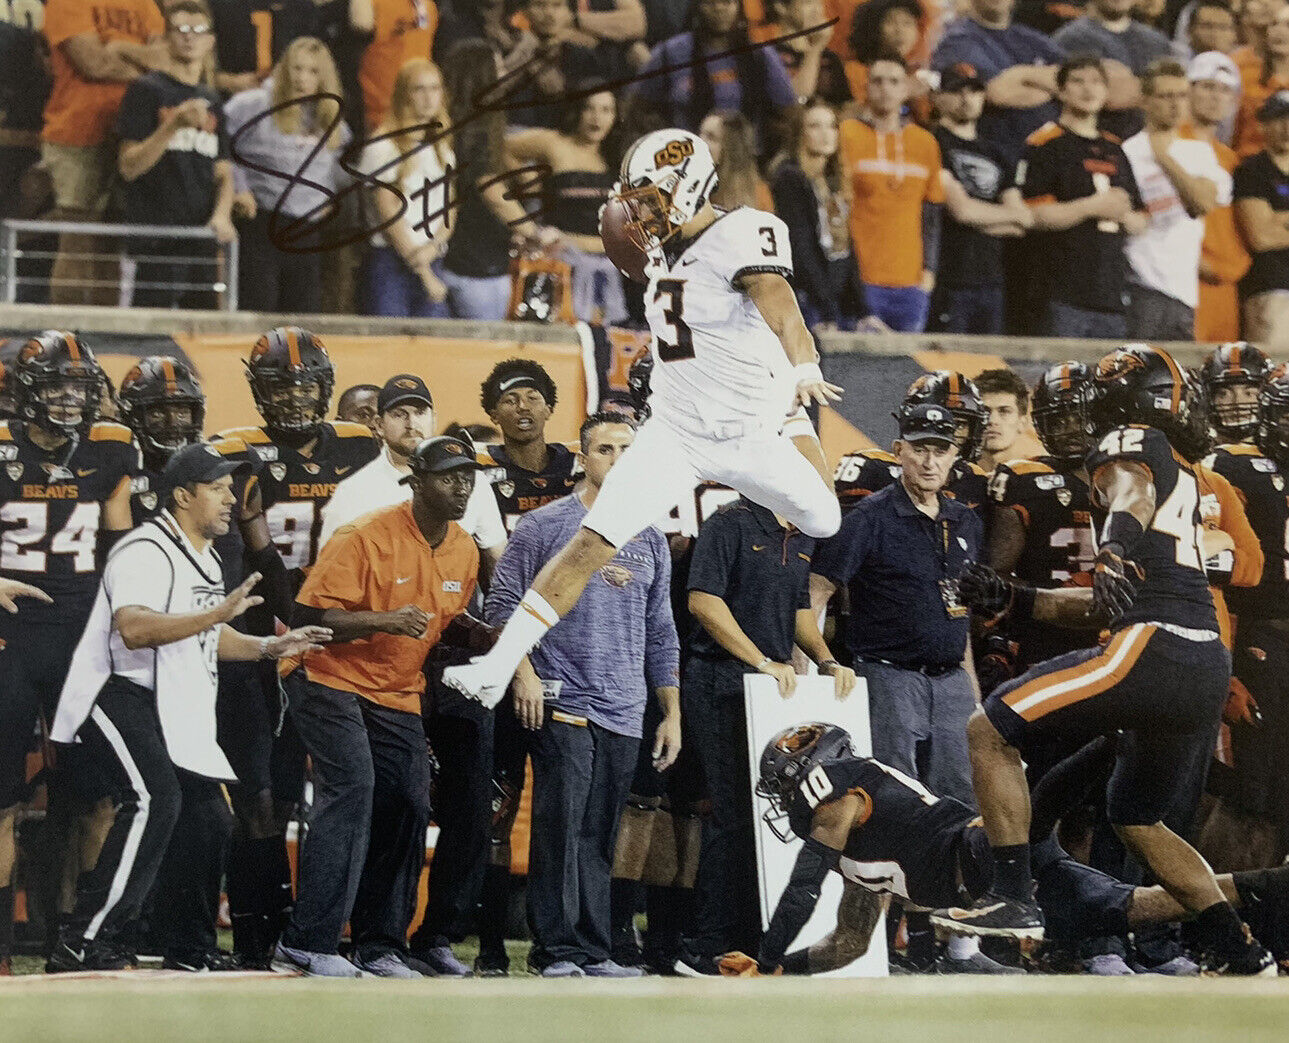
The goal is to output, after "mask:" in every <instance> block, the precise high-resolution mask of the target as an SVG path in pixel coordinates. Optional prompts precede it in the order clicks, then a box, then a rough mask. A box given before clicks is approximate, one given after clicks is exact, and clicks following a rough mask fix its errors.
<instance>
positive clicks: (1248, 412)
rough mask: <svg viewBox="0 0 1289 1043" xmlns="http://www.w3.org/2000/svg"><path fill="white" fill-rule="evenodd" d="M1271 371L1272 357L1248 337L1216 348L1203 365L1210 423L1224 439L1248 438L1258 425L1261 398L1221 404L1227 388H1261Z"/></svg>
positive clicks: (1202, 378) (1237, 439)
mask: <svg viewBox="0 0 1289 1043" xmlns="http://www.w3.org/2000/svg"><path fill="white" fill-rule="evenodd" d="M1270 372H1271V360H1270V359H1268V358H1267V356H1266V355H1265V354H1264V353H1263V352H1262V351H1261V350H1260V349H1258V348H1255V347H1254V346H1253V345H1252V344H1250V343H1249V342H1248V341H1245V340H1233V341H1230V342H1229V343H1227V344H1223V345H1221V346H1219V347H1216V348H1214V349H1213V352H1212V354H1211V355H1209V357H1208V358H1207V359H1205V360H1204V365H1203V366H1202V367H1201V368H1200V382H1201V383H1202V384H1203V385H1204V391H1205V392H1206V394H1207V398H1208V403H1209V423H1210V424H1211V425H1212V427H1213V430H1214V431H1216V432H1217V435H1218V437H1219V438H1221V439H1222V440H1223V441H1225V442H1247V441H1248V440H1249V439H1250V438H1252V437H1253V436H1254V433H1255V432H1256V431H1257V428H1258V402H1257V399H1256V398H1255V399H1254V400H1253V401H1252V402H1246V403H1236V402H1223V403H1221V404H1220V405H1219V404H1218V394H1219V392H1221V391H1223V390H1224V389H1227V388H1236V387H1251V388H1255V389H1256V388H1260V387H1261V386H1262V382H1263V381H1264V380H1266V378H1267V374H1269V373H1270Z"/></svg>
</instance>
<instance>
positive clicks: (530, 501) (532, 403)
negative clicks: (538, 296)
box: [457, 358, 582, 977]
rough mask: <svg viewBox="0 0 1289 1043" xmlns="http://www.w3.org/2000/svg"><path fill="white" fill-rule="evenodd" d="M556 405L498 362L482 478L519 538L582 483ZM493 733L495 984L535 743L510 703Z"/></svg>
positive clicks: (547, 385)
mask: <svg viewBox="0 0 1289 1043" xmlns="http://www.w3.org/2000/svg"><path fill="white" fill-rule="evenodd" d="M557 399H558V395H557V392H556V390H555V381H554V380H552V379H551V375H550V374H549V373H547V372H546V370H545V368H544V367H543V366H542V365H541V364H540V363H538V362H534V361H533V360H531V359H517V358H516V359H506V360H505V361H504V362H499V363H497V365H496V366H494V367H493V368H492V372H491V373H489V374H488V376H487V377H486V378H485V379H484V381H483V384H482V385H481V387H480V402H481V403H482V405H483V409H484V412H485V413H487V414H488V417H489V418H490V419H491V420H492V422H493V424H495V425H496V426H497V427H498V428H499V429H500V431H501V439H502V440H501V441H500V442H499V443H496V444H493V445H488V446H484V447H483V448H482V449H480V450H479V454H478V460H479V463H480V464H481V465H483V467H485V468H486V470H483V471H481V472H480V473H479V477H480V480H481V481H487V482H489V483H490V484H491V485H492V491H493V494H494V495H495V496H496V497H497V507H498V508H499V509H500V511H501V518H502V521H504V522H505V525H506V531H507V532H513V531H514V528H515V525H516V524H518V522H519V519H520V518H522V517H523V516H524V515H525V514H527V513H528V512H529V511H531V510H536V509H537V508H538V507H543V506H545V505H546V504H548V503H553V502H554V501H555V500H558V499H560V498H561V497H564V496H567V495H568V494H569V493H571V492H572V491H573V487H574V486H575V485H577V483H578V481H579V480H580V478H581V477H582V473H581V468H580V467H579V466H578V462H577V447H576V446H568V445H564V444H563V443H560V442H547V441H546V424H547V422H548V421H549V420H550V418H551V414H552V413H554V412H555V404H556V401H557ZM512 698H513V697H512ZM494 728H495V731H494V738H493V767H492V777H493V792H494V798H493V828H492V842H491V845H490V848H489V860H488V866H487V868H486V869H485V870H484V880H483V888H482V890H481V892H480V895H479V958H478V961H477V963H476V971H477V972H478V973H479V974H482V975H485V976H489V977H495V976H500V975H504V974H506V973H507V971H508V968H509V966H510V961H509V959H508V957H507V956H506V949H505V944H504V937H505V921H506V911H507V908H508V906H509V897H510V858H511V852H510V833H511V830H512V829H513V828H514V825H515V816H516V815H517V814H518V813H519V800H520V796H521V794H522V792H523V788H524V766H525V765H526V764H527V763H528V742H529V737H528V734H527V733H526V732H525V731H524V730H523V729H522V728H521V727H520V725H519V722H518V721H517V719H516V718H515V713H514V707H513V703H512V702H511V700H510V699H507V700H506V701H505V702H503V703H502V704H501V705H500V706H498V707H497V713H496V718H495V724H494ZM457 973H459V971H458V972H457Z"/></svg>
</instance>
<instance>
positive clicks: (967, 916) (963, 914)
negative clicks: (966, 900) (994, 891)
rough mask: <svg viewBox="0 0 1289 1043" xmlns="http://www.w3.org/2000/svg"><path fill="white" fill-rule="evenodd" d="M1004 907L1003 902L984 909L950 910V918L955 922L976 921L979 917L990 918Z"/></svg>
mask: <svg viewBox="0 0 1289 1043" xmlns="http://www.w3.org/2000/svg"><path fill="white" fill-rule="evenodd" d="M1002 907H1003V903H1002V902H995V903H994V904H993V905H987V906H985V907H984V908H983V909H950V910H949V916H950V918H952V919H954V920H974V919H975V918H976V917H978V916H988V915H989V914H990V913H992V912H994V911H995V910H997V909H1001V908H1002Z"/></svg>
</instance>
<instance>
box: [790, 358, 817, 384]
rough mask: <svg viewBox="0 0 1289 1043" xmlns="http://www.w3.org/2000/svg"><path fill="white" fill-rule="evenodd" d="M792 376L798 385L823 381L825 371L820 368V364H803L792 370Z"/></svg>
mask: <svg viewBox="0 0 1289 1043" xmlns="http://www.w3.org/2000/svg"><path fill="white" fill-rule="evenodd" d="M792 376H793V377H794V378H795V379H796V382H797V383H798V384H802V383H804V382H805V381H807V380H823V378H824V371H823V370H821V369H820V368H819V363H818V362H802V363H800V364H799V365H797V366H794V367H793V369H792Z"/></svg>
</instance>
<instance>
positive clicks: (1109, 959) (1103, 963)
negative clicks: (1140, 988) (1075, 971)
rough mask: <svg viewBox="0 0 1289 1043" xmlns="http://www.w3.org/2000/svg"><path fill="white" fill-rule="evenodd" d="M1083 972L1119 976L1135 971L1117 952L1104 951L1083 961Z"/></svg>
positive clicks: (1102, 976) (1102, 975) (1101, 975)
mask: <svg viewBox="0 0 1289 1043" xmlns="http://www.w3.org/2000/svg"><path fill="white" fill-rule="evenodd" d="M1083 973H1084V974H1093V975H1096V976H1097V977H1098V978H1118V977H1122V976H1123V975H1125V974H1134V973H1135V972H1134V971H1133V969H1132V968H1131V967H1129V966H1128V962H1127V961H1126V960H1125V959H1124V958H1123V957H1122V956H1120V955H1119V954H1118V953H1117V952H1102V953H1097V955H1095V956H1089V957H1088V958H1087V959H1086V960H1084V961H1083Z"/></svg>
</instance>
